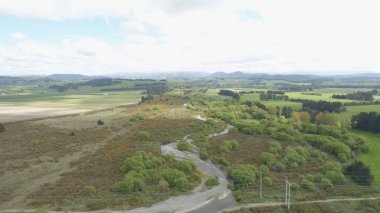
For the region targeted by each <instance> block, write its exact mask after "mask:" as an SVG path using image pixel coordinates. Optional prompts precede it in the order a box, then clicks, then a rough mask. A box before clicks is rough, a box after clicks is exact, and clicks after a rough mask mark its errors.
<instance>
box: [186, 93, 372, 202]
mask: <svg viewBox="0 0 380 213" xmlns="http://www.w3.org/2000/svg"><path fill="white" fill-rule="evenodd" d="M189 108H190V109H193V110H199V111H202V112H204V113H206V114H207V115H208V116H210V117H213V118H218V119H221V120H224V121H225V122H228V123H230V124H232V125H233V126H234V127H236V129H237V130H238V132H236V131H235V132H234V131H232V132H231V133H229V134H228V135H226V136H221V137H220V138H219V139H212V140H211V141H208V142H207V143H204V142H203V143H201V142H200V141H198V142H197V140H196V144H197V145H199V146H201V149H203V150H207V152H208V155H209V156H210V157H211V159H212V160H213V162H214V163H216V164H219V165H223V166H224V167H227V169H228V174H229V177H230V178H231V179H232V181H233V183H234V187H233V189H234V191H235V195H236V196H237V197H236V198H237V199H238V200H240V201H242V202H243V201H247V200H251V199H252V198H250V197H249V195H250V193H251V190H252V189H254V188H256V189H257V187H258V183H257V179H258V178H259V171H260V172H262V173H263V175H264V177H263V184H264V185H265V186H266V187H273V189H275V188H276V187H279V185H282V184H281V182H282V181H283V179H281V178H280V177H281V176H285V175H286V176H290V177H292V179H291V180H292V188H293V189H294V190H301V191H303V192H307V193H310V196H312V195H313V194H314V195H313V196H315V195H317V194H318V193H321V191H329V192H330V191H331V190H334V192H333V193H338V194H339V193H340V191H339V190H338V189H336V187H338V188H339V186H342V185H345V184H348V182H350V175H348V173H345V171H346V170H345V163H347V162H352V161H354V160H355V159H356V157H355V156H356V155H357V154H360V153H365V152H368V149H369V148H368V143H367V142H366V140H365V139H363V138H362V137H357V136H355V135H353V134H351V133H350V132H349V131H347V129H345V128H342V127H340V126H339V125H336V123H334V122H335V120H334V119H333V118H332V116H331V114H329V113H326V112H321V113H320V114H317V117H316V124H313V123H310V122H311V119H310V116H309V114H308V113H307V112H293V113H292V114H293V115H292V118H289V119H286V118H285V117H282V116H279V115H278V114H277V113H270V112H268V111H266V110H264V109H262V108H259V107H258V106H257V105H256V104H251V105H247V104H245V103H236V102H232V101H229V100H223V101H217V100H213V99H209V100H207V101H205V100H204V99H202V100H198V99H195V100H193V101H192V102H191V105H190V106H189ZM267 109H268V108H267ZM333 121H334V122H333ZM230 138H233V139H230ZM239 138H242V139H239ZM243 138H244V139H243ZM214 141H215V142H214ZM238 141H239V142H238ZM250 152H253V153H250ZM257 168H259V169H257ZM350 168H351V167H350ZM304 170H305V171H308V173H303V172H300V173H299V175H297V176H296V177H295V176H294V175H295V174H297V171H304ZM368 172H369V175H370V173H371V172H370V170H368ZM345 174H346V175H345ZM353 180H354V178H353ZM335 186H336V187H335ZM337 190H338V191H337ZM273 196H275V195H273Z"/></svg>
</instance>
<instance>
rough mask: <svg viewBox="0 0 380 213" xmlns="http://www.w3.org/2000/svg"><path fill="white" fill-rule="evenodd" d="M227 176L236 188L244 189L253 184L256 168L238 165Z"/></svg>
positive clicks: (248, 165)
mask: <svg viewBox="0 0 380 213" xmlns="http://www.w3.org/2000/svg"><path fill="white" fill-rule="evenodd" d="M229 176H230V177H231V179H232V180H233V182H234V184H235V186H236V187H237V188H246V187H248V186H251V185H253V184H255V182H256V176H257V174H256V168H255V166H253V165H250V164H238V165H236V167H235V168H232V169H231V170H230V172H229Z"/></svg>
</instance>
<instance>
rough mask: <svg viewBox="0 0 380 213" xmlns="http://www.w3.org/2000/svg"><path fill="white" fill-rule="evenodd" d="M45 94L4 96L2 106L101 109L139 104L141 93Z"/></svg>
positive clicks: (0, 101) (1, 100)
mask: <svg viewBox="0 0 380 213" xmlns="http://www.w3.org/2000/svg"><path fill="white" fill-rule="evenodd" d="M78 93H79V94H72V93H58V92H55V93H50V92H49V93H44V94H27V95H2V96H0V104H6V105H15V106H31V107H52V108H55V107H59V108H67V107H69V108H77V109H99V108H104V107H109V106H117V105H123V104H127V103H134V102H137V101H138V100H139V99H140V98H141V96H142V94H141V91H122V92H102V93H88V94H81V92H78Z"/></svg>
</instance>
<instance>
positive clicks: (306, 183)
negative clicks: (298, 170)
mask: <svg viewBox="0 0 380 213" xmlns="http://www.w3.org/2000/svg"><path fill="white" fill-rule="evenodd" d="M301 185H302V187H303V188H304V189H306V190H308V191H315V190H316V189H315V185H314V183H313V182H311V181H308V180H306V179H303V180H302V181H301Z"/></svg>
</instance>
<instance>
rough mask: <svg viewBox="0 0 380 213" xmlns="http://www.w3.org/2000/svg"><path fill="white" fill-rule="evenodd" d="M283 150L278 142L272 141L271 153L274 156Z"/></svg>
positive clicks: (270, 145) (270, 144)
mask: <svg viewBox="0 0 380 213" xmlns="http://www.w3.org/2000/svg"><path fill="white" fill-rule="evenodd" d="M281 150H282V147H281V144H280V143H279V142H277V141H272V142H270V143H269V151H270V152H271V153H273V154H277V153H279V152H280V151H281Z"/></svg>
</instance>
